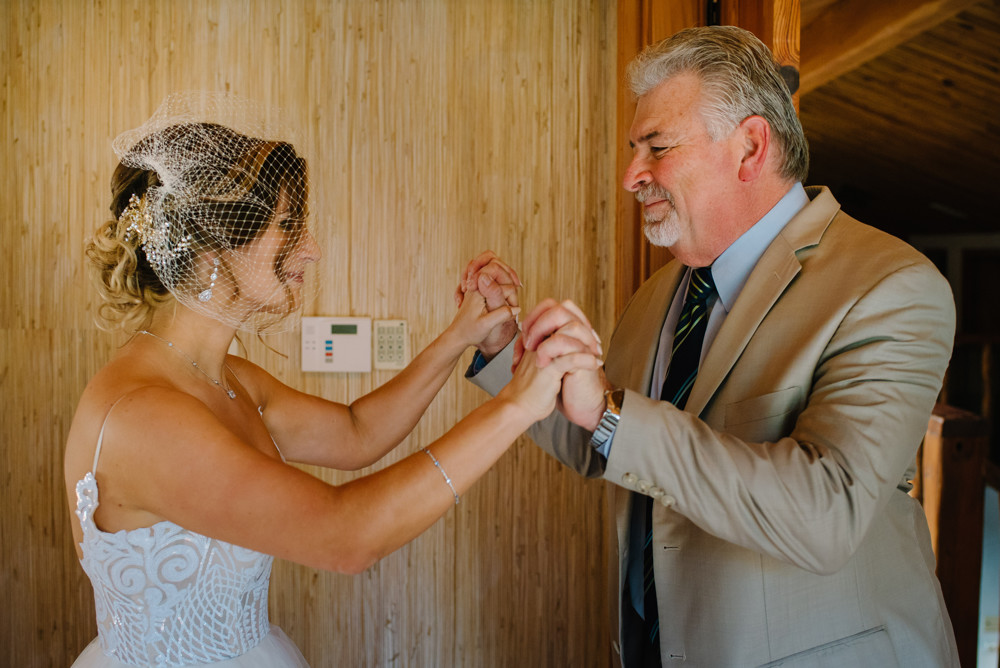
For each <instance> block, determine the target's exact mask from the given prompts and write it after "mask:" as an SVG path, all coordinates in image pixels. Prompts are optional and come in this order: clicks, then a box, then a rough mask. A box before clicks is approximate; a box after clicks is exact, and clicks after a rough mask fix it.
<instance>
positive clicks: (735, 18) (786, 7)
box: [720, 0, 802, 110]
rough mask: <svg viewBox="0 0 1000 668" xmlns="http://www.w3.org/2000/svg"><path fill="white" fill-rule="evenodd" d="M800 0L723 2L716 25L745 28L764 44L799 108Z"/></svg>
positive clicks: (796, 106) (734, 0)
mask: <svg viewBox="0 0 1000 668" xmlns="http://www.w3.org/2000/svg"><path fill="white" fill-rule="evenodd" d="M801 16H802V3H801V1H800V0H767V1H766V2H761V1H760V0H727V1H726V2H724V3H723V4H722V7H721V12H720V19H721V20H720V23H721V24H722V25H733V26H740V27H741V28H746V29H747V30H749V31H750V32H752V33H753V34H754V35H756V36H757V38H758V39H759V40H760V41H762V42H764V44H767V46H768V48H769V49H771V52H772V53H773V54H774V58H775V60H777V61H778V63H779V64H780V65H781V73H782V75H783V76H784V78H785V81H786V82H787V83H788V87H789V88H790V89H791V91H792V100H793V101H794V102H795V109H796V110H798V108H799V95H798V91H799V86H800V79H801V77H800V76H799V34H800V32H801V30H800V25H801Z"/></svg>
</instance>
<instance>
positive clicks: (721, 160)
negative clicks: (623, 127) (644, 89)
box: [623, 74, 743, 267]
mask: <svg viewBox="0 0 1000 668" xmlns="http://www.w3.org/2000/svg"><path fill="white" fill-rule="evenodd" d="M700 104H701V82H700V80H699V79H698V77H696V76H695V75H693V74H680V75H677V76H675V77H673V78H672V79H668V80H667V81H665V82H663V83H661V84H660V85H659V86H657V87H656V88H654V89H653V90H651V91H650V92H649V93H647V94H646V95H643V96H642V97H641V98H639V101H638V104H637V105H636V110H635V119H634V120H633V121H632V128H631V129H630V130H629V144H630V145H631V146H632V148H633V157H632V162H631V163H630V164H629V166H628V168H627V169H626V170H625V178H624V183H623V185H624V186H625V189H626V190H628V191H630V192H634V193H635V194H636V198H637V199H638V200H639V201H640V202H642V203H643V217H644V219H645V224H644V226H643V231H644V232H645V233H646V237H647V238H648V239H649V240H650V242H651V243H653V244H655V245H658V246H667V247H669V248H670V250H671V252H672V253H673V255H674V256H675V257H676V258H677V259H679V260H680V261H681V262H683V263H684V264H686V265H689V266H695V267H700V266H706V265H708V264H711V263H712V261H713V260H714V259H715V258H716V257H718V255H719V254H720V253H721V252H722V251H723V250H725V248H726V247H727V246H728V244H729V243H730V242H731V241H732V239H729V238H728V231H727V220H728V218H730V216H729V212H730V210H731V209H732V208H733V207H734V206H738V204H739V202H738V197H737V196H736V190H737V188H736V186H737V185H738V183H739V167H740V159H741V158H742V154H743V150H742V147H741V146H740V145H739V144H740V139H739V135H740V133H739V132H731V133H729V135H728V136H726V137H723V138H722V139H719V140H718V141H716V142H713V141H712V139H711V137H710V136H709V134H708V129H707V128H706V126H705V121H704V119H703V118H702V114H701V109H700Z"/></svg>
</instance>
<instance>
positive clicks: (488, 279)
mask: <svg viewBox="0 0 1000 668" xmlns="http://www.w3.org/2000/svg"><path fill="white" fill-rule="evenodd" d="M519 287H521V279H520V278H518V276H517V272H515V271H514V270H513V269H512V268H511V267H510V266H508V265H507V264H506V263H505V262H504V261H503V260H501V259H500V258H499V257H497V255H496V253H494V252H493V251H485V252H483V253H480V254H479V255H478V256H477V257H476V258H475V259H473V260H472V261H471V262H469V264H468V265H467V266H466V268H465V272H464V273H463V274H462V277H461V280H460V281H459V284H458V287H457V288H456V289H455V304H456V305H457V306H461V305H462V302H463V300H464V299H465V294H466V293H468V292H478V293H479V294H481V295H482V296H483V298H484V299H485V300H486V310H487V311H494V310H496V309H498V308H501V307H505V306H509V307H510V308H511V309H517V308H518V300H517V289H518V288H519ZM516 335H517V322H516V321H513V320H506V321H504V322H503V323H501V324H500V325H498V326H497V327H494V328H493V329H492V330H490V332H489V333H488V334H487V335H486V337H485V338H484V339H483V340H482V341H481V342H479V343H478V344H476V347H477V348H478V349H479V352H480V353H482V355H483V357H485V358H486V359H487V360H490V359H493V357H495V356H496V354H497V353H499V352H500V351H501V350H503V349H504V348H505V347H506V346H507V344H509V343H510V342H511V341H512V340H513V338H514V337H515V336H516Z"/></svg>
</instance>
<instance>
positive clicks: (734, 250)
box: [712, 183, 809, 313]
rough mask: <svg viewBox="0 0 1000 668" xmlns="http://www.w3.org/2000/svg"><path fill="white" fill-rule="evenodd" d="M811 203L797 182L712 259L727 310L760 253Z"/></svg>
mask: <svg viewBox="0 0 1000 668" xmlns="http://www.w3.org/2000/svg"><path fill="white" fill-rule="evenodd" d="M808 203H809V196H808V195H806V191H805V188H803V187H802V184H801V183H796V184H795V185H793V186H792V187H791V189H789V191H788V192H787V193H785V196H784V197H782V198H781V199H780V200H778V203H777V204H775V205H774V206H773V207H772V208H771V210H770V211H768V212H767V213H766V214H764V217H763V218H761V219H760V220H758V221H757V222H756V223H754V225H753V226H752V227H751V228H750V229H749V230H747V231H746V232H744V233H743V234H742V235H741V236H740V238H739V239H737V240H736V241H734V242H733V243H732V244H730V246H729V248H727V249H726V250H725V251H723V252H722V255H720V256H719V257H717V258H716V259H715V262H713V263H712V279H713V280H714V281H715V287H716V289H717V290H718V292H719V300H720V301H721V302H722V304H723V306H725V307H726V312H727V313H728V312H729V311H731V310H732V308H733V304H735V303H736V298H737V297H738V296H739V295H740V292H741V291H742V290H743V286H744V285H745V284H746V282H747V279H748V278H749V277H750V272H752V271H753V268H754V267H755V266H756V265H757V261H758V260H760V256H761V255H763V254H764V251H765V250H767V247H768V246H770V245H771V242H772V241H774V239H775V237H777V236H778V234H779V233H780V232H781V230H783V229H784V227H785V225H787V224H788V221H790V220H791V219H792V218H793V217H794V216H795V214H797V213H798V212H799V211H801V210H802V209H803V208H804V207H805V205H806V204H808Z"/></svg>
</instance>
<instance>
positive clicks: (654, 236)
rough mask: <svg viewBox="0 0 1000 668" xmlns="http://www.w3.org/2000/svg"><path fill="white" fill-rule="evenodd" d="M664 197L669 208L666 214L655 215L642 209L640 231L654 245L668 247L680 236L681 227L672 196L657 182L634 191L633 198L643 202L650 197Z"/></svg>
mask: <svg viewBox="0 0 1000 668" xmlns="http://www.w3.org/2000/svg"><path fill="white" fill-rule="evenodd" d="M654 196H655V197H656V198H657V199H665V200H666V201H667V202H668V203H669V204H670V210H669V211H668V212H667V213H666V215H662V216H655V215H652V214H650V213H649V211H648V210H647V211H643V219H644V220H645V221H646V222H645V223H644V224H643V226H642V232H643V234H645V235H646V239H647V240H648V241H649V243H651V244H653V245H654V246H660V247H663V248H669V247H670V246H673V245H674V244H675V243H677V242H678V241H679V240H680V238H681V228H680V225H679V224H678V222H677V209H676V208H675V207H674V197H673V195H671V194H670V193H669V192H668V191H667V190H666V189H664V188H662V187H661V186H660V185H659V184H656V183H648V184H646V185H644V186H642V187H641V188H639V190H638V191H636V193H635V198H636V200H638V201H639V202H642V203H644V202H645V201H646V200H647V199H649V198H650V197H654Z"/></svg>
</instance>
